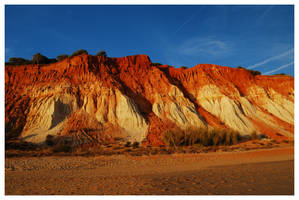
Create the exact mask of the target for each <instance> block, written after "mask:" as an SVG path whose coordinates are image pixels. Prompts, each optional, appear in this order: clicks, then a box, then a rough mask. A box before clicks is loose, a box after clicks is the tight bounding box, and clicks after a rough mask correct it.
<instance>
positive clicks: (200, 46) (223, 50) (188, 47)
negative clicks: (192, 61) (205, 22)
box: [179, 38, 232, 56]
mask: <svg viewBox="0 0 299 200" xmlns="http://www.w3.org/2000/svg"><path fill="white" fill-rule="evenodd" d="M231 49H232V44H231V43H230V42H227V41H223V40H217V39H212V38H191V39H189V40H187V41H185V42H184V43H183V44H182V45H181V46H180V47H179V51H180V53H182V54H184V55H189V56H199V55H201V54H205V55H211V56H222V55H226V54H228V53H230V52H231Z"/></svg>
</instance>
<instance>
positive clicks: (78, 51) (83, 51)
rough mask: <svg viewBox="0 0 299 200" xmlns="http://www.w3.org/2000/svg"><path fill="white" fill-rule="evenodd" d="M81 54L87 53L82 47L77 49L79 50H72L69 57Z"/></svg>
mask: <svg viewBox="0 0 299 200" xmlns="http://www.w3.org/2000/svg"><path fill="white" fill-rule="evenodd" d="M82 54H88V52H87V51H86V50H84V49H79V50H77V51H75V52H73V53H72V55H71V57H74V56H78V55H82Z"/></svg>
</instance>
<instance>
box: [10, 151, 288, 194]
mask: <svg viewBox="0 0 299 200" xmlns="http://www.w3.org/2000/svg"><path fill="white" fill-rule="evenodd" d="M5 194H6V195H85V194H94V195H106V194H107V195H118V194H120V195H124V194H132V195H133V194H136V195H210V194H212V195H218V194H219V195H220V194H221V195H234V194H239V195H273V194H280V195H293V194H294V148H293V147H283V148H273V149H262V150H251V151H244V152H213V153H202V154H172V155H155V156H128V155H113V156H95V157H83V156H69V157H67V156H65V157H62V156H50V157H29V158H28V157H20V158H6V159H5Z"/></svg>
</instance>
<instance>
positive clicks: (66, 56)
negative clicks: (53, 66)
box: [56, 54, 69, 61]
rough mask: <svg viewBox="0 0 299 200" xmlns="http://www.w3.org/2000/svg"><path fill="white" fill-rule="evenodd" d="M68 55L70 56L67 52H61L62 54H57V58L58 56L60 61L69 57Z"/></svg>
mask: <svg viewBox="0 0 299 200" xmlns="http://www.w3.org/2000/svg"><path fill="white" fill-rule="evenodd" d="M68 57H69V56H68V55H66V54H61V55H59V56H57V57H56V58H57V60H58V61H62V60H64V59H66V58H68Z"/></svg>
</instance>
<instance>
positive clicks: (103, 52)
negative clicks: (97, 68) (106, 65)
mask: <svg viewBox="0 0 299 200" xmlns="http://www.w3.org/2000/svg"><path fill="white" fill-rule="evenodd" d="M97 56H104V57H107V53H106V51H99V52H98V53H97Z"/></svg>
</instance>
